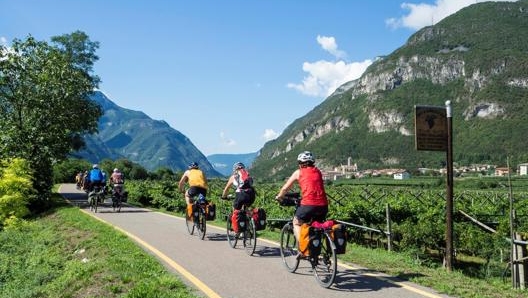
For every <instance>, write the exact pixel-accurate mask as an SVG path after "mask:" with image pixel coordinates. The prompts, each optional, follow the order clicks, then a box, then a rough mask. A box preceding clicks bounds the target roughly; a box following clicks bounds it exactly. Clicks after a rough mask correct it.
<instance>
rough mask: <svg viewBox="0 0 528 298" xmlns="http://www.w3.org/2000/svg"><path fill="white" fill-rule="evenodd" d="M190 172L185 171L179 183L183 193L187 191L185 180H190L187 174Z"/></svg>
mask: <svg viewBox="0 0 528 298" xmlns="http://www.w3.org/2000/svg"><path fill="white" fill-rule="evenodd" d="M188 174H189V171H185V173H183V175H182V177H181V179H180V182H179V183H178V188H179V189H180V192H182V193H183V192H184V191H185V182H187V180H189V177H188V176H187V175H188Z"/></svg>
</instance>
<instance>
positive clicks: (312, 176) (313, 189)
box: [276, 151, 328, 239]
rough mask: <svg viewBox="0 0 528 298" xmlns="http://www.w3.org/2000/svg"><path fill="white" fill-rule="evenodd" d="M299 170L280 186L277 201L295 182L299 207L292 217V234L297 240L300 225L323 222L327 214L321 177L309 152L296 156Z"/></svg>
mask: <svg viewBox="0 0 528 298" xmlns="http://www.w3.org/2000/svg"><path fill="white" fill-rule="evenodd" d="M297 162H298V163H299V168H298V169H297V170H295V172H293V174H292V175H291V176H290V178H289V179H288V181H286V183H285V184H284V185H283V186H282V188H281V190H280V191H279V194H278V195H277V197H276V199H277V200H279V201H280V200H282V198H283V197H284V195H285V194H286V193H287V192H288V190H290V188H291V187H292V186H293V183H295V181H297V182H298V183H299V188H300V190H301V196H302V200H301V205H300V206H299V208H297V211H296V212H295V215H294V217H293V232H294V234H295V238H297V239H299V233H300V231H301V225H302V224H303V223H310V222H311V221H314V220H315V221H319V222H323V221H325V220H326V215H327V214H328V199H327V197H326V192H325V189H324V182H323V175H322V173H321V171H320V170H319V169H318V168H317V167H316V166H315V158H314V156H313V154H312V153H311V152H310V151H304V152H303V153H301V154H299V156H297Z"/></svg>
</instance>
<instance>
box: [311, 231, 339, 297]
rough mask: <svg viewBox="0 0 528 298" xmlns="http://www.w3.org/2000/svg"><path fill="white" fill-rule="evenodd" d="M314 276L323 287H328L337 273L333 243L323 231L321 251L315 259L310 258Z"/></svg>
mask: <svg viewBox="0 0 528 298" xmlns="http://www.w3.org/2000/svg"><path fill="white" fill-rule="evenodd" d="M312 268H313V273H314V277H315V279H316V280H317V282H318V283H319V285H321V286H322V287H324V288H329V287H330V286H331V285H332V284H333V283H334V279H335V277H336V274H337V256H336V253H335V244H334V242H333V241H332V238H330V235H329V234H328V233H324V234H323V237H322V239H321V253H320V254H319V256H318V257H317V259H315V260H312Z"/></svg>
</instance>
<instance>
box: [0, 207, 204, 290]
mask: <svg viewBox="0 0 528 298" xmlns="http://www.w3.org/2000/svg"><path fill="white" fill-rule="evenodd" d="M0 297H6V298H7V297H9V298H13V297H14V298H19V297H20V298H22V297H54V298H55V297H182V298H186V297H189V298H190V297H197V296H196V295H195V294H193V293H192V290H191V289H190V288H188V287H186V285H185V284H183V282H182V281H181V280H179V279H178V278H177V277H176V276H175V275H174V274H171V273H169V272H168V271H167V270H166V269H165V268H164V267H163V266H162V265H161V264H160V262H159V261H158V260H157V259H155V258H154V257H153V256H151V255H149V254H147V253H146V252H145V251H144V250H143V249H141V248H140V247H139V246H137V245H136V244H135V243H133V242H132V241H131V240H130V239H128V238H127V237H126V236H125V235H123V234H121V233H119V232H117V231H116V230H114V229H113V228H111V227H109V226H107V225H105V224H103V223H101V222H99V221H97V220H95V219H93V218H91V217H90V216H89V215H86V214H84V213H82V212H81V211H80V210H79V209H78V208H76V207H71V206H69V205H66V204H59V205H58V206H57V207H56V208H54V209H53V210H51V211H50V212H48V213H47V214H43V215H41V216H40V217H38V218H35V219H33V220H30V221H28V222H26V223H21V224H19V225H17V227H13V228H9V229H6V230H4V231H2V232H0Z"/></svg>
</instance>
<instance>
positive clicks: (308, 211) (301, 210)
mask: <svg viewBox="0 0 528 298" xmlns="http://www.w3.org/2000/svg"><path fill="white" fill-rule="evenodd" d="M312 209H313V206H306V205H301V206H299V207H298V208H297V210H296V211H295V215H294V216H293V233H294V235H295V239H297V243H299V242H298V241H299V235H300V234H301V225H302V224H303V223H310V222H311V221H312V213H313V210H312Z"/></svg>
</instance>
